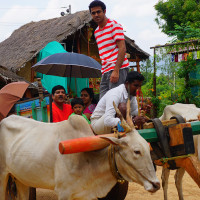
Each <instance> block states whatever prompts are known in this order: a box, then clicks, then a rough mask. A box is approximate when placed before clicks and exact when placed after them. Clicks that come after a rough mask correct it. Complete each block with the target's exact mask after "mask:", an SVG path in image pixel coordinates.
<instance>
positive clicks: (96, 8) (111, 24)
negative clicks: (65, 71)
mask: <svg viewBox="0 0 200 200" xmlns="http://www.w3.org/2000/svg"><path fill="white" fill-rule="evenodd" d="M89 10H90V13H91V16H92V18H93V20H94V21H95V22H96V23H97V24H98V27H97V29H96V30H95V32H94V35H95V38H96V42H97V45H98V49H99V55H100V58H101V63H102V69H101V72H102V78H101V83H100V98H102V97H103V95H104V94H105V93H106V92H107V91H108V90H110V89H112V88H115V87H117V86H119V85H120V84H123V83H124V82H125V80H126V76H127V74H128V71H129V63H128V59H127V57H126V45H125V39H124V33H123V28H122V26H121V25H120V24H118V23H117V22H116V21H114V20H111V19H109V18H107V17H106V6H105V4H104V3H103V2H102V1H99V0H94V1H92V2H91V3H90V5H89Z"/></svg>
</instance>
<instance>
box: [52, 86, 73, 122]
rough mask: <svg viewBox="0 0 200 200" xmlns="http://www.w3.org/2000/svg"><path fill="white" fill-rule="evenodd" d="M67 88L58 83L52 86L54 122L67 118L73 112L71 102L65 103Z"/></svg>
mask: <svg viewBox="0 0 200 200" xmlns="http://www.w3.org/2000/svg"><path fill="white" fill-rule="evenodd" d="M65 96H66V92H65V88H64V87H63V86H61V85H56V86H54V87H53V88H52V99H53V102H52V115H53V122H60V121H64V120H67V119H68V117H69V115H71V114H72V113H73V110H72V107H71V105H70V104H65Z"/></svg>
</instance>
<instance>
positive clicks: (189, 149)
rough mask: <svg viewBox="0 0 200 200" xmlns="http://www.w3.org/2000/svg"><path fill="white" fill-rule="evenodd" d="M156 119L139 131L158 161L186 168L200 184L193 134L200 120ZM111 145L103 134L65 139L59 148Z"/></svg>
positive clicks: (198, 131) (65, 150)
mask: <svg viewBox="0 0 200 200" xmlns="http://www.w3.org/2000/svg"><path fill="white" fill-rule="evenodd" d="M152 121H153V122H150V123H146V124H145V126H144V129H142V130H138V132H139V134H140V135H141V136H142V137H143V138H144V139H145V140H146V141H147V142H149V143H150V148H151V155H152V160H153V162H154V164H155V165H158V166H164V167H166V168H169V169H177V168H180V167H181V168H184V169H185V170H186V171H187V172H188V174H189V175H190V176H191V178H192V179H193V180H194V181H195V182H196V184H197V185H198V186H199V187H200V163H199V161H198V160H197V158H196V157H195V156H193V154H194V152H195V149H194V141H193V135H199V134H200V121H193V122H189V123H186V122H185V119H183V118H182V117H181V116H179V115H177V116H175V117H172V119H171V120H165V121H160V120H159V119H157V118H156V119H154V120H152ZM110 136H114V135H110ZM85 141H87V143H88V144H89V145H88V146H87V147H86V146H84V145H83V146H82V143H85ZM108 145H109V143H108V142H106V141H105V140H103V139H101V136H94V137H90V138H80V139H75V140H68V141H61V142H60V144H59V151H60V153H61V154H71V153H77V152H84V151H91V150H98V149H101V148H104V147H106V146H108ZM81 146H82V148H80V147H81Z"/></svg>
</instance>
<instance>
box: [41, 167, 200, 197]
mask: <svg viewBox="0 0 200 200" xmlns="http://www.w3.org/2000/svg"><path fill="white" fill-rule="evenodd" d="M174 174H175V171H171V174H170V179H169V187H168V199H169V200H178V194H177V190H176V187H175V184H174ZM157 176H158V178H159V180H160V177H161V167H158V169H157ZM183 194H184V200H200V188H199V187H198V186H197V185H196V183H195V182H194V181H193V180H192V179H191V178H190V176H189V175H188V174H187V173H185V176H184V178H183ZM134 199H137V200H163V199H164V198H163V192H162V189H160V190H159V191H157V192H156V193H155V194H150V193H148V192H146V191H145V190H144V188H143V187H142V186H140V185H138V184H136V183H129V190H128V194H127V196H126V200H134ZM37 200H57V197H56V194H55V193H54V192H53V191H50V190H42V189H37ZM113 200H114V199H113Z"/></svg>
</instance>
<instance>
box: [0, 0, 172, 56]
mask: <svg viewBox="0 0 200 200" xmlns="http://www.w3.org/2000/svg"><path fill="white" fill-rule="evenodd" d="M102 1H103V2H104V3H105V4H106V16H107V17H108V18H110V19H114V20H116V21H117V22H119V23H120V24H121V25H122V26H123V28H124V31H125V34H126V35H127V36H128V37H130V38H131V39H133V40H135V43H136V44H137V45H138V46H139V47H140V48H141V49H142V50H144V51H145V52H147V53H149V54H150V55H153V49H150V47H153V46H156V45H164V44H166V43H167V42H169V41H170V38H169V37H167V35H165V34H164V33H162V32H161V30H160V29H159V28H158V25H157V24H156V22H155V20H154V19H155V18H156V11H155V9H154V5H155V4H156V3H157V2H158V0H102ZM90 2H91V0H34V1H33V0H0V42H2V41H4V40H5V39H7V38H8V37H9V36H10V35H11V34H12V32H13V31H14V30H16V29H18V28H20V27H21V26H22V25H25V24H26V23H29V22H31V21H34V22H36V21H40V20H45V19H51V18H55V17H60V16H61V15H60V13H61V12H66V9H67V8H68V7H69V5H71V12H72V13H75V12H77V11H81V10H88V5H89V4H90Z"/></svg>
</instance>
